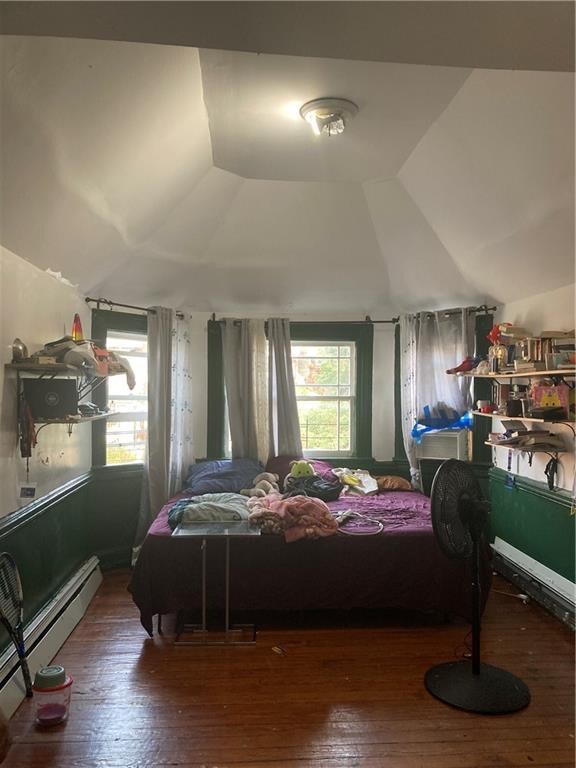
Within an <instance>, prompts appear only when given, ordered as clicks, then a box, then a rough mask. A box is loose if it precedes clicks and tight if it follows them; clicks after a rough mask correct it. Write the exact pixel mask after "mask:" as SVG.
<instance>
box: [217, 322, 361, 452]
mask: <svg viewBox="0 0 576 768" xmlns="http://www.w3.org/2000/svg"><path fill="white" fill-rule="evenodd" d="M290 340H291V341H294V342H299V341H316V342H318V343H320V344H323V343H326V342H335V341H342V342H346V341H350V342H354V343H355V345H356V382H355V386H356V412H355V415H354V416H355V417H354V419H353V434H355V435H356V445H355V447H354V450H353V452H352V454H351V455H350V456H346V457H344V456H343V455H342V454H340V456H342V458H347V459H350V460H354V461H357V460H359V459H363V460H364V461H368V460H372V375H373V354H374V327H373V325H372V324H371V323H363V322H361V323H353V322H352V323H347V322H291V323H290ZM207 410H208V414H207V417H208V433H207V445H206V449H207V450H206V454H207V458H209V459H217V458H221V457H222V456H223V455H224V427H225V424H224V369H223V360H222V328H221V324H220V323H219V322H218V321H217V320H209V321H208V409H207ZM314 458H317V459H321V458H326V459H328V460H333V459H334V458H336V457H335V456H334V455H332V456H330V455H328V454H324V455H322V456H320V455H319V454H318V455H315V456H314Z"/></svg>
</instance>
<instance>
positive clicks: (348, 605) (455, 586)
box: [128, 491, 490, 636]
mask: <svg viewBox="0 0 576 768" xmlns="http://www.w3.org/2000/svg"><path fill="white" fill-rule="evenodd" d="M188 495H190V494H188ZM185 496H186V493H185V492H184V493H181V494H179V495H178V496H176V497H174V498H173V499H171V500H170V501H169V502H168V503H167V504H166V505H165V506H164V507H163V508H162V509H161V511H160V513H159V514H158V516H157V517H156V519H155V520H154V522H153V523H152V525H151V527H150V529H149V531H148V534H147V536H146V538H145V540H144V542H143V545H142V549H141V551H140V555H139V557H138V561H137V563H136V566H135V568H134V571H133V575H132V579H131V581H130V584H129V587H128V589H129V591H130V592H131V594H132V597H133V600H134V602H135V604H136V606H137V607H138V609H139V611H140V619H141V623H142V626H143V627H144V629H145V630H146V631H147V632H148V634H149V635H150V636H152V634H153V617H154V616H155V615H157V614H158V615H162V614H168V613H174V612H178V611H185V610H186V611H189V610H195V609H198V608H199V606H200V578H201V569H200V546H201V542H200V540H199V539H197V538H195V537H179V536H172V535H171V534H172V530H171V528H170V527H169V525H168V513H169V511H170V509H171V508H172V507H173V505H174V503H175V502H176V501H178V500H179V499H181V498H184V497H185ZM328 506H329V507H330V510H331V512H332V513H333V514H334V515H338V514H339V513H341V512H343V511H344V510H348V509H353V510H355V511H359V512H360V513H363V514H365V515H366V516H367V517H369V518H371V519H372V520H377V521H380V522H381V523H382V526H383V530H382V531H381V532H379V533H376V534H373V535H367V534H370V532H373V531H375V530H377V528H378V527H379V526H377V525H376V524H375V523H373V522H367V521H362V520H360V519H355V518H351V519H350V520H349V521H348V522H347V523H346V524H345V530H347V531H349V533H344V532H342V530H339V531H338V533H336V534H335V535H333V536H329V537H326V538H322V539H316V540H311V539H304V540H301V541H297V542H293V543H290V544H287V543H286V542H285V540H284V537H283V536H282V535H278V534H276V535H274V534H270V535H262V536H257V537H251V538H246V539H238V540H236V541H233V543H232V545H231V561H230V567H231V572H230V573H231V577H230V584H231V606H232V610H233V611H250V612H254V611H261V610H265V611H271V610H275V611H307V610H315V611H316V610H324V609H337V610H342V609H354V608H360V609H382V608H404V609H413V610H418V611H426V612H429V611H434V612H438V613H440V614H444V615H457V616H462V617H464V618H469V617H470V602H471V599H470V570H469V563H468V562H465V561H460V560H451V559H449V558H447V557H446V556H445V555H444V554H443V553H442V552H441V550H440V549H439V547H438V545H437V543H436V540H435V537H434V533H433V530H432V524H431V518H430V500H429V499H428V498H427V497H426V496H424V495H423V494H421V493H418V492H414V491H412V492H406V491H388V492H385V493H379V494H378V495H375V496H364V497H362V496H345V497H342V498H340V499H338V500H337V501H332V502H329V504H328ZM209 546H210V553H211V556H210V557H209V558H208V578H207V581H208V585H209V593H208V604H209V607H210V606H214V607H216V606H221V605H222V604H223V600H224V596H223V595H224V586H223V585H224V576H223V562H224V554H223V553H224V542H223V541H219V540H211V541H210V545H209ZM218 549H220V550H221V552H222V556H221V557H220V556H219V552H218ZM488 558H489V555H488V552H487V553H486V556H485V558H484V561H483V576H482V582H483V598H484V602H485V599H486V597H487V593H488V589H489V584H490V567H489V559H488Z"/></svg>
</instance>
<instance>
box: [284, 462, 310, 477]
mask: <svg viewBox="0 0 576 768" xmlns="http://www.w3.org/2000/svg"><path fill="white" fill-rule="evenodd" d="M315 474H316V472H315V471H314V467H313V466H312V464H311V463H310V462H309V461H306V459H299V460H298V461H296V460H294V461H291V462H290V472H289V473H288V475H287V476H291V477H308V476H309V475H315Z"/></svg>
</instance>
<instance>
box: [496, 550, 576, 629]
mask: <svg viewBox="0 0 576 768" xmlns="http://www.w3.org/2000/svg"><path fill="white" fill-rule="evenodd" d="M492 549H493V550H494V554H495V558H494V567H495V569H496V570H497V571H498V572H499V573H502V575H503V576H505V577H506V578H508V579H509V580H510V581H512V582H513V583H515V584H516V585H517V586H518V587H519V588H520V589H522V590H523V591H524V592H526V594H528V595H530V597H532V598H534V600H536V601H537V602H539V603H541V604H542V605H543V606H544V607H545V608H546V609H547V610H549V611H550V612H551V613H553V614H554V615H555V616H556V617H557V618H559V619H560V620H561V621H563V622H564V623H565V624H568V625H569V626H571V627H573V628H574V626H575V610H576V585H575V584H573V583H572V582H571V581H570V580H569V579H567V578H565V577H564V576H561V575H560V574H559V573H556V571H553V570H552V569H551V568H548V567H547V566H545V565H543V564H542V563H540V562H538V560H535V559H534V558H533V557H530V555H527V554H526V553H525V552H522V551H521V550H519V549H516V547H513V546H512V545H511V544H508V542H507V541H504V540H503V539H500V538H498V536H497V537H496V538H495V540H494V543H493V544H492Z"/></svg>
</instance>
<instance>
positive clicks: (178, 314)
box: [84, 296, 184, 320]
mask: <svg viewBox="0 0 576 768" xmlns="http://www.w3.org/2000/svg"><path fill="white" fill-rule="evenodd" d="M84 301H85V302H86V304H88V303H89V302H92V303H94V304H96V309H100V304H106V306H107V307H109V308H110V309H112V307H123V308H124V309H136V310H137V311H138V312H146V314H150V315H155V314H156V310H155V309H152V308H150V307H137V306H135V305H134V304H120V303H119V302H118V301H110V299H103V298H99V299H92V298H90V296H87V297H86V298H85V299H84ZM176 317H178V318H179V319H180V320H181V319H182V318H183V317H184V315H183V314H182V312H176Z"/></svg>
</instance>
